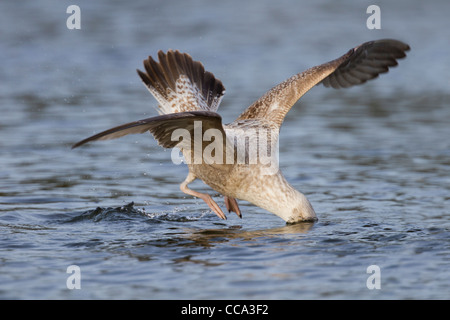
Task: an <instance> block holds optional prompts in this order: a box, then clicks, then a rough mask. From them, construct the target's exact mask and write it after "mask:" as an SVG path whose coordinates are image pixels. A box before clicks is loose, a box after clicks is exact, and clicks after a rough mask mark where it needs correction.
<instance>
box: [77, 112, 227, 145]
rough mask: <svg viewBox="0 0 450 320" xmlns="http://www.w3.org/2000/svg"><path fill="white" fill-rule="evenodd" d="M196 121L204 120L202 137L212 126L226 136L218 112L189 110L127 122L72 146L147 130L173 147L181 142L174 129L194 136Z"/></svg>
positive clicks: (162, 142)
mask: <svg viewBox="0 0 450 320" xmlns="http://www.w3.org/2000/svg"><path fill="white" fill-rule="evenodd" d="M195 121H201V122H202V137H203V133H204V132H205V131H206V130H208V129H210V128H214V129H218V130H220V131H221V132H222V133H223V136H225V132H224V129H223V126H222V117H221V116H220V115H219V114H218V113H215V112H211V111H189V112H179V113H170V114H165V115H161V116H156V117H152V118H148V119H143V120H138V121H133V122H130V123H126V124H123V125H120V126H117V127H114V128H111V129H108V130H106V131H103V132H100V133H98V134H96V135H93V136H91V137H89V138H86V139H84V140H82V141H80V142H77V143H75V144H74V145H73V146H72V149H74V148H77V147H79V146H81V145H83V144H86V143H88V142H91V141H97V140H109V139H116V138H120V137H123V136H125V135H128V134H136V133H144V132H147V131H149V132H151V133H152V134H153V135H154V137H155V139H156V140H157V141H158V144H159V145H161V146H162V147H164V148H173V147H175V146H176V145H177V144H178V142H179V141H172V139H171V137H172V133H173V131H174V130H176V129H179V128H181V129H186V130H187V131H188V132H189V134H190V135H191V137H194V122H195Z"/></svg>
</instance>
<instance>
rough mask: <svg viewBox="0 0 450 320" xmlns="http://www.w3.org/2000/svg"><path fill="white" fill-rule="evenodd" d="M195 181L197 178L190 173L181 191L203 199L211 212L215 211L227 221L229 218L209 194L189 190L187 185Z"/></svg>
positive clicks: (181, 186)
mask: <svg viewBox="0 0 450 320" xmlns="http://www.w3.org/2000/svg"><path fill="white" fill-rule="evenodd" d="M195 179H196V177H195V176H194V175H193V174H192V173H190V172H189V174H188V176H187V177H186V180H184V182H183V183H182V184H181V185H180V189H181V191H183V192H184V193H186V194H189V195H191V196H194V197H197V198H200V199H202V200H203V201H205V202H206V204H207V205H208V206H209V207H210V208H211V210H212V211H214V213H215V214H217V216H218V217H219V218H221V219H224V220H226V219H227V217H226V216H225V214H224V213H223V212H222V210H221V209H220V207H219V206H218V205H217V203H216V202H215V201H214V200H213V199H212V198H211V196H210V195H209V194H206V193H201V192H197V191H194V190H191V189H189V188H188V186H187V185H188V184H189V183H191V182H192V181H194V180H195Z"/></svg>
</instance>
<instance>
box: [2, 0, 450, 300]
mask: <svg viewBox="0 0 450 320" xmlns="http://www.w3.org/2000/svg"><path fill="white" fill-rule="evenodd" d="M71 4H76V5H78V6H79V7H80V9H81V29H80V30H69V29H67V27H66V20H67V18H68V17H69V14H67V13H66V9H67V7H68V6H69V5H71ZM370 4H372V3H371V2H365V1H363V2H361V3H358V4H355V3H354V1H339V3H338V2H335V1H324V0H322V1H302V2H300V1H299V2H292V1H287V0H282V1H275V2H274V1H265V0H264V1H234V0H233V1H223V2H221V3H218V2H214V1H200V0H197V1H195V0H184V1H133V2H123V3H122V2H119V1H95V2H94V1H84V0H80V1H76V3H74V2H72V1H58V2H55V1H27V2H25V1H23V2H18V1H3V2H1V3H0V59H1V61H2V67H1V68H0V83H1V85H0V108H1V114H0V150H1V155H0V298H2V299H449V298H450V290H449V284H450V280H449V278H450V272H449V267H450V222H449V206H450V139H449V138H450V120H449V119H450V106H449V98H450V90H449V89H450V76H449V75H450V46H449V44H448V30H449V29H450V21H449V20H448V13H449V12H450V3H449V2H448V1H433V2H423V1H396V2H395V4H393V3H391V2H388V1H379V2H378V3H377V4H378V5H379V6H380V8H381V18H382V20H381V26H382V29H381V30H369V29H367V27H366V19H367V17H368V14H366V9H367V7H368V6H369V5H370ZM379 38H396V39H399V40H402V41H405V42H407V43H409V44H410V46H411V48H412V50H411V51H410V52H409V53H408V57H407V58H406V59H404V60H401V61H400V64H399V66H398V67H397V68H394V69H392V70H391V72H390V73H389V74H387V75H382V76H380V78H379V79H377V80H376V81H373V82H370V83H368V84H366V85H364V86H361V87H357V88H352V89H348V90H333V89H328V88H323V87H317V88H314V89H313V90H312V91H311V92H309V93H308V94H307V95H306V96H305V97H303V98H302V100H301V101H300V102H299V103H298V104H297V105H296V106H295V107H294V108H293V109H292V110H291V111H290V113H289V114H288V117H287V118H286V121H285V123H284V125H283V127H282V130H281V136H280V162H281V167H282V170H283V172H284V174H285V176H286V178H287V179H288V180H289V181H290V182H291V183H292V184H293V185H294V186H295V187H296V188H297V189H299V190H301V191H302V192H303V193H305V194H306V195H307V196H308V198H309V199H310V201H311V202H312V204H313V206H314V208H315V210H316V212H317V214H318V217H319V221H318V222H317V223H314V224H310V223H305V224H298V225H289V226H287V225H285V223H284V222H283V221H282V220H281V219H279V218H278V217H277V216H275V215H272V214H270V213H267V212H265V211H263V210H262V209H259V208H257V207H254V206H252V205H250V204H248V203H246V202H244V201H240V202H239V203H240V207H241V210H242V213H243V219H239V218H238V217H237V216H236V215H235V214H233V213H231V214H229V215H228V220H226V221H222V220H219V219H218V218H217V216H216V215H215V214H213V213H211V212H210V211H209V210H208V207H207V206H206V205H205V204H204V203H203V201H202V200H199V199H195V198H192V197H190V196H186V195H184V194H183V193H181V191H180V190H179V184H180V183H181V182H182V181H183V180H184V178H185V176H186V174H187V168H186V167H184V166H181V165H175V164H173V163H172V162H171V160H170V150H164V149H162V148H160V147H159V146H157V144H156V142H155V141H154V140H153V139H152V137H151V136H150V135H137V136H127V137H124V138H122V139H120V140H113V141H105V142H99V143H96V144H92V145H90V146H87V147H84V148H81V149H76V150H71V149H70V146H71V145H72V144H73V143H74V142H77V141H78V140H80V139H82V138H85V137H87V136H89V135H91V134H93V133H95V132H99V131H100V130H104V129H107V128H109V127H112V126H115V125H118V124H121V123H125V122H128V121H132V120H137V119H141V118H146V117H150V116H153V115H156V114H157V113H156V111H155V109H154V106H155V105H156V102H155V100H154V99H153V97H152V96H151V95H150V94H149V93H148V92H147V90H146V89H145V88H144V86H143V85H142V84H141V82H140V80H139V78H138V76H137V74H136V71H135V69H136V68H142V60H144V59H145V58H146V57H147V56H149V55H155V54H156V53H157V51H158V50H160V49H162V50H167V49H169V48H171V49H179V50H180V51H184V52H189V53H190V54H191V55H192V56H193V57H194V59H196V60H200V61H202V62H203V63H204V65H205V67H206V69H207V70H209V71H211V72H213V73H214V74H215V75H216V76H217V77H218V78H219V79H221V80H222V81H223V83H224V85H225V87H226V90H227V92H226V95H225V98H224V99H223V102H222V105H221V107H220V109H219V111H220V113H221V114H222V116H223V118H224V121H225V122H230V121H232V120H233V119H234V118H235V117H236V116H237V115H238V114H240V112H242V110H244V108H246V107H247V106H248V105H250V104H251V103H252V102H253V101H254V100H255V99H257V98H258V97H259V96H261V95H262V94H263V93H264V92H265V91H266V90H268V89H269V88H270V87H272V86H273V85H275V84H277V83H279V82H281V81H283V80H284V79H286V78H287V77H289V76H291V75H292V74H294V73H297V72H300V71H302V70H304V69H306V68H309V67H311V66H313V65H316V64H320V63H322V62H325V61H328V60H331V59H334V58H336V57H338V56H339V55H341V54H343V53H345V52H346V51H347V50H348V49H349V48H351V47H353V46H356V45H358V44H360V43H362V42H365V41H368V40H373V39H379ZM192 188H193V189H195V190H198V191H202V192H208V193H209V194H211V195H213V196H214V197H215V199H216V200H217V202H218V203H219V205H220V206H222V207H224V206H223V201H222V199H221V198H220V197H218V196H217V194H216V193H215V192H214V191H212V190H210V189H209V188H207V187H206V186H205V185H204V184H203V183H201V182H199V181H197V182H195V183H193V184H192ZM71 265H77V266H79V268H80V275H81V278H80V279H81V282H80V283H81V289H69V288H68V286H67V280H68V278H69V277H70V276H71V274H70V273H67V268H68V267H69V266H71ZM371 265H377V266H379V268H380V269H379V270H380V275H381V277H380V278H379V282H380V285H381V288H380V289H372V290H371V289H368V287H367V285H366V282H367V279H368V278H369V277H370V276H371V274H370V273H367V268H368V267H369V266H371Z"/></svg>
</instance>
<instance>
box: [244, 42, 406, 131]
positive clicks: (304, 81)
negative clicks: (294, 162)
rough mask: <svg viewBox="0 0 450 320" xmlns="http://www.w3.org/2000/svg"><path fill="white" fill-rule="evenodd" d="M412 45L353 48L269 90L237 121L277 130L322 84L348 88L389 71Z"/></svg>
mask: <svg viewBox="0 0 450 320" xmlns="http://www.w3.org/2000/svg"><path fill="white" fill-rule="evenodd" d="M407 50H409V46H408V45H407V44H405V43H403V42H400V41H397V40H391V39H384V40H377V41H369V42H366V43H363V44H362V45H360V46H358V47H356V48H353V49H351V50H350V51H348V52H347V53H346V54H344V55H343V56H341V57H340V58H338V59H335V60H332V61H330V62H327V63H324V64H321V65H319V66H316V67H312V68H310V69H308V70H306V71H304V72H301V73H298V74H296V75H294V76H292V77H291V78H289V79H287V80H285V81H283V82H282V83H280V84H279V85H277V86H275V87H274V88H272V89H270V90H269V91H268V92H267V93H266V94H264V95H263V96H262V97H261V98H260V99H258V100H257V101H256V102H255V103H253V104H252V105H251V106H250V107H248V108H247V109H246V110H245V111H244V112H243V113H242V114H241V115H240V116H239V117H238V118H237V120H245V119H265V120H269V121H273V122H274V123H275V124H276V125H277V126H278V127H279V126H281V124H282V123H283V120H284V117H285V116H286V114H287V113H288V111H289V110H290V109H291V107H292V106H293V105H294V104H295V102H297V100H298V99H300V98H301V97H302V96H303V95H304V94H305V93H306V92H308V91H309V90H310V89H311V88H312V87H314V86H315V85H317V84H319V83H323V84H324V85H325V86H326V87H330V86H331V87H333V88H346V87H350V86H353V85H358V84H362V83H364V82H366V81H367V80H370V79H373V78H375V77H377V76H378V75H379V74H380V73H384V72H387V71H388V70H389V67H392V66H395V65H397V61H396V59H400V58H403V57H405V56H406V54H405V51H407Z"/></svg>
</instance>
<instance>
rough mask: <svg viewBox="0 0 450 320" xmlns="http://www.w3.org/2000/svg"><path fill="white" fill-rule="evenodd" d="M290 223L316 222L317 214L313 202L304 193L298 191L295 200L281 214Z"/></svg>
mask: <svg viewBox="0 0 450 320" xmlns="http://www.w3.org/2000/svg"><path fill="white" fill-rule="evenodd" d="M281 218H282V219H283V220H285V221H286V223H288V224H293V223H299V222H315V221H317V220H318V219H317V215H316V212H315V211H314V209H313V207H312V205H311V203H310V202H309V200H308V199H307V198H306V196H305V195H304V194H303V193H300V192H298V191H297V192H296V197H295V200H294V201H292V203H291V205H290V206H289V207H288V208H286V210H285V212H283V215H282V216H281Z"/></svg>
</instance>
